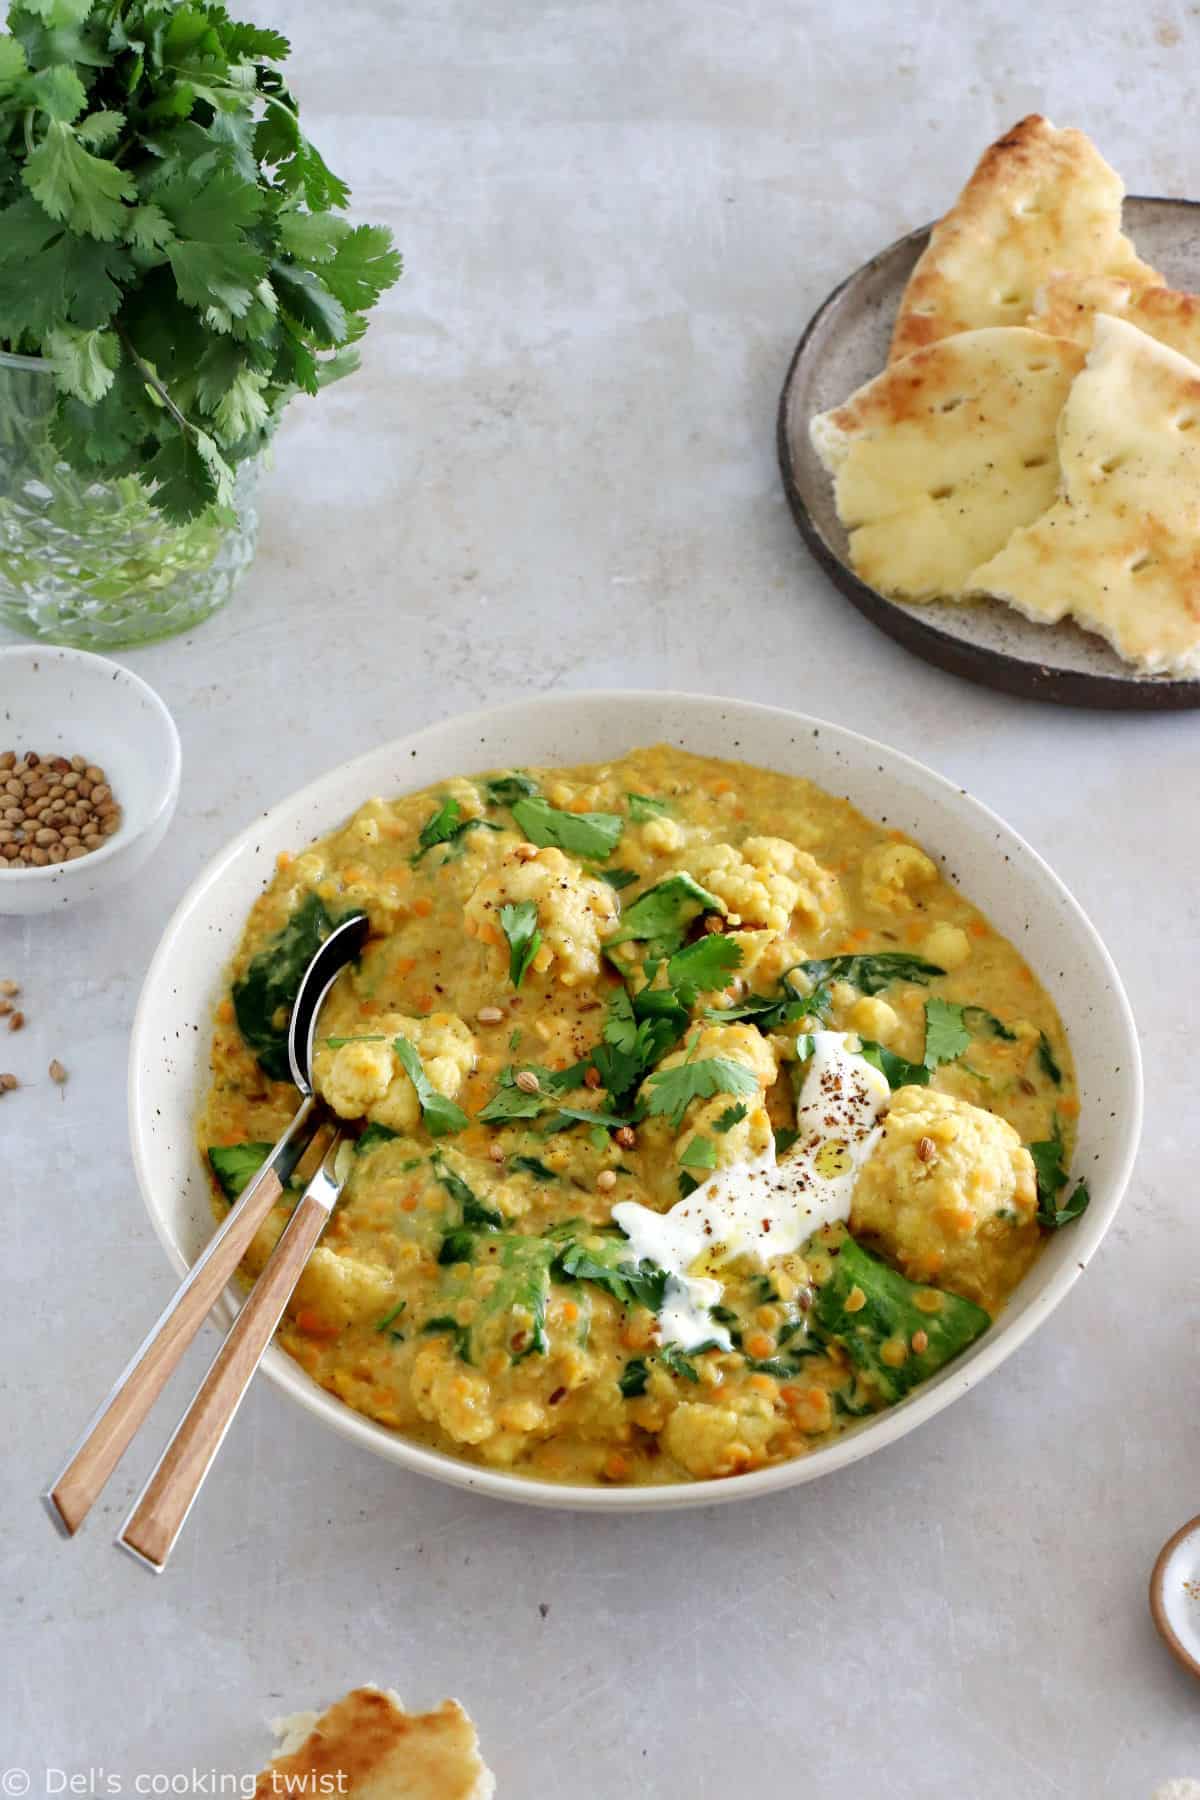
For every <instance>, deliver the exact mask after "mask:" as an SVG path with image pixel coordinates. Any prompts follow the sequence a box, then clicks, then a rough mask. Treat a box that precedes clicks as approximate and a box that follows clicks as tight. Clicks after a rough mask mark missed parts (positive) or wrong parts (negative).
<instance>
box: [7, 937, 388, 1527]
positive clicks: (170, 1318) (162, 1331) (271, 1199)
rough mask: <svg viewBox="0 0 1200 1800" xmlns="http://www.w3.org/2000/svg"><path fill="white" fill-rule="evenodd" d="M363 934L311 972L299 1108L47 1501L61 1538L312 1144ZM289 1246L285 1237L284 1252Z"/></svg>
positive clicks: (300, 1018)
mask: <svg viewBox="0 0 1200 1800" xmlns="http://www.w3.org/2000/svg"><path fill="white" fill-rule="evenodd" d="M366 935H367V920H366V918H365V916H364V915H363V914H362V913H356V914H354V915H353V916H352V917H351V918H349V919H345V920H343V921H342V923H341V924H340V925H338V926H336V927H335V929H334V930H333V931H331V932H330V934H329V936H328V937H327V938H326V939H325V941H324V943H322V944H321V946H320V947H319V949H318V950H317V951H316V954H315V955H314V956H313V958H312V961H311V962H310V963H309V965H308V967H307V969H306V970H305V971H304V974H303V976H302V978H301V981H300V986H299V988H298V989H297V992H296V998H295V1001H294V1002H293V1005H292V1013H291V1018H290V1020H289V1022H288V1065H289V1067H290V1069H291V1074H292V1080H293V1081H294V1082H295V1084H296V1086H297V1088H299V1090H300V1094H301V1101H300V1106H299V1108H298V1110H297V1112H296V1115H295V1117H294V1118H293V1119H292V1120H291V1121H290V1123H289V1124H288V1126H287V1128H286V1130H285V1131H284V1132H283V1133H282V1134H281V1135H280V1137H279V1139H278V1141H277V1142H276V1144H275V1145H274V1147H273V1148H272V1150H271V1153H270V1155H269V1156H268V1157H267V1159H266V1161H265V1162H264V1163H263V1164H262V1166H261V1168H259V1170H258V1171H257V1173H256V1174H255V1176H254V1178H253V1180H251V1181H250V1182H249V1183H248V1184H247V1186H246V1187H245V1188H244V1189H243V1190H242V1193H241V1194H240V1195H239V1196H238V1198H237V1200H236V1201H235V1202H234V1204H233V1206H232V1207H231V1208H230V1210H229V1214H228V1216H227V1218H226V1219H225V1222H224V1223H223V1225H222V1226H221V1228H220V1230H219V1231H217V1232H216V1233H215V1235H214V1236H213V1237H212V1238H211V1239H210V1240H209V1242H208V1243H207V1245H206V1246H205V1248H204V1251H203V1253H202V1254H201V1256H200V1257H199V1258H198V1259H197V1261H196V1262H195V1263H193V1265H192V1267H191V1268H190V1269H189V1271H188V1273H187V1275H186V1276H185V1277H184V1279H183V1281H182V1282H181V1283H180V1284H179V1286H178V1288H177V1289H176V1290H175V1293H174V1295H173V1296H172V1297H171V1299H170V1300H169V1301H168V1303H167V1305H166V1307H165V1309H164V1311H163V1312H162V1313H161V1314H160V1315H159V1317H158V1319H157V1320H156V1321H155V1323H154V1325H153V1326H152V1327H151V1329H150V1331H149V1333H148V1334H147V1336H146V1337H145V1338H144V1339H143V1341H142V1343H141V1344H140V1345H139V1346H138V1348H137V1349H136V1350H135V1351H134V1353H133V1356H132V1357H131V1358H130V1360H129V1362H128V1363H127V1364H126V1366H125V1368H124V1369H123V1370H122V1371H121V1374H120V1375H119V1376H118V1377H117V1380H116V1383H115V1384H114V1386H113V1388H112V1389H111V1391H110V1393H109V1394H108V1396H107V1397H106V1398H105V1400H104V1401H103V1402H102V1403H101V1406H100V1408H99V1410H98V1411H97V1412H96V1414H95V1415H94V1417H93V1418H92V1420H91V1421H90V1423H89V1424H88V1426H87V1428H86V1430H85V1431H84V1433H83V1435H82V1437H81V1438H80V1439H79V1442H78V1443H77V1444H76V1446H75V1448H74V1449H73V1450H72V1452H71V1454H70V1457H69V1458H68V1460H67V1463H66V1466H65V1467H64V1468H63V1470H62V1473H61V1474H60V1475H59V1476H58V1477H57V1478H56V1479H55V1480H54V1481H53V1482H52V1483H51V1485H50V1487H49V1488H48V1490H47V1491H46V1493H45V1494H44V1495H43V1496H42V1497H43V1499H44V1501H45V1504H46V1507H47V1510H48V1511H49V1513H50V1517H51V1518H52V1519H53V1521H54V1523H55V1525H57V1526H58V1528H59V1530H60V1531H61V1532H62V1533H63V1535H64V1536H66V1537H73V1536H74V1534H75V1532H76V1531H77V1530H78V1529H79V1527H80V1525H82V1523H83V1521H84V1519H85V1518H86V1517H87V1514H88V1512H89V1510H90V1509H91V1507H92V1505H93V1503H94V1502H95V1500H96V1498H97V1496H98V1495H99V1494H100V1492H101V1490H102V1489H103V1487H104V1484H105V1483H106V1482H107V1480H108V1478H109V1476H110V1475H111V1474H112V1472H113V1470H114V1469H115V1468H116V1466H117V1464H118V1462H119V1461H120V1460H121V1458H122V1456H123V1455H124V1454H125V1452H126V1450H127V1449H128V1448H129V1445H130V1443H131V1442H132V1440H133V1438H134V1435H135V1433H136V1432H137V1431H138V1429H139V1427H140V1426H141V1425H142V1424H143V1422H144V1421H145V1419H146V1417H147V1415H148V1414H149V1412H150V1409H151V1407H152V1406H153V1405H154V1402H155V1401H156V1400H157V1398H158V1396H159V1394H160V1393H161V1392H162V1390H163V1388H164V1387H165V1385H166V1383H167V1381H168V1379H169V1378H170V1376H171V1374H172V1373H173V1372H174V1370H175V1368H176V1367H177V1366H178V1364H179V1361H180V1359H181V1357H182V1356H183V1353H184V1351H185V1350H186V1349H187V1347H188V1345H189V1344H190V1343H191V1341H192V1339H193V1338H194V1337H195V1336H196V1333H197V1332H198V1331H199V1329H200V1327H201V1325H203V1323H204V1321H205V1319H206V1318H207V1317H208V1315H209V1313H210V1311H211V1310H212V1307H213V1306H214V1305H215V1303H216V1301H217V1299H218V1298H219V1296H220V1294H221V1292H222V1291H223V1289H224V1288H225V1287H226V1286H227V1284H228V1283H229V1282H230V1280H231V1279H232V1278H233V1274H234V1271H235V1270H236V1269H237V1267H238V1265H239V1263H240V1262H241V1260H242V1258H243V1256H244V1255H245V1254H246V1251H247V1249H248V1248H249V1246H250V1243H251V1241H252V1240H253V1238H254V1237H255V1235H256V1233H257V1232H258V1230H259V1227H260V1226H261V1225H262V1223H263V1221H264V1220H265V1219H266V1217H267V1215H268V1214H269V1213H270V1211H271V1208H272V1207H273V1206H274V1205H275V1203H276V1201H277V1200H278V1199H279V1198H280V1196H281V1195H282V1193H283V1189H284V1184H285V1183H286V1182H287V1181H288V1179H289V1178H290V1176H291V1174H292V1171H293V1170H294V1169H295V1167H296V1165H297V1163H298V1162H299V1161H300V1158H301V1157H302V1156H303V1154H304V1152H305V1150H306V1149H307V1148H308V1145H309V1143H310V1142H311V1140H312V1138H313V1135H314V1133H315V1131H316V1129H317V1126H318V1124H319V1123H320V1122H321V1118H322V1115H323V1107H322V1103H321V1101H320V1100H319V1099H318V1098H317V1096H316V1095H315V1094H314V1092H313V1086H312V1054H313V1040H314V1037H315V1033H316V1024H317V1015H318V1014H319V1012H320V1010H321V1006H322V1004H323V1002H324V1001H325V999H326V998H327V996H328V994H329V990H330V988H331V987H332V986H333V983H334V981H335V980H336V979H337V976H338V975H339V974H340V972H341V970H342V969H343V968H344V967H345V965H346V964H347V963H348V962H350V961H352V960H353V959H354V958H355V957H356V956H357V955H358V954H359V952H360V950H361V949H362V946H363V943H364V942H365V939H366ZM322 1166H324V1165H322ZM299 1211H300V1208H299V1207H298V1208H297V1212H299ZM326 1216H327V1215H326ZM286 1235H287V1233H285V1234H284V1236H285V1237H286ZM314 1241H315V1240H314ZM282 1243H283V1239H282V1238H281V1239H280V1246H281V1245H282ZM280 1246H277V1247H276V1248H277V1251H278V1248H279V1247H280ZM293 1248H294V1246H293ZM298 1272H299V1271H298V1270H297V1273H298ZM293 1285H294V1277H293ZM289 1291H290V1290H289ZM285 1303H286V1302H285ZM242 1310H243V1312H244V1311H245V1310H246V1309H245V1308H243V1309H242ZM281 1310H282V1308H281ZM239 1319H240V1315H239ZM260 1355H261V1352H260ZM256 1360H257V1359H256ZM252 1372H253V1371H252V1370H251V1373H252ZM247 1379H248V1377H247ZM214 1450H215V1446H214Z"/></svg>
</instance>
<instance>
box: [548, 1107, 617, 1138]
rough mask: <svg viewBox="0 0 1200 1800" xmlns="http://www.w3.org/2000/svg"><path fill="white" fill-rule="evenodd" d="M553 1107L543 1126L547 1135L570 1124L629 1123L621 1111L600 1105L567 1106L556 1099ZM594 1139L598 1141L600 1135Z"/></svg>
mask: <svg viewBox="0 0 1200 1800" xmlns="http://www.w3.org/2000/svg"><path fill="white" fill-rule="evenodd" d="M553 1108H554V1110H553V1112H552V1113H551V1115H550V1117H549V1118H548V1119H547V1120H546V1123H545V1125H544V1126H543V1127H542V1129H543V1131H544V1132H545V1134H546V1136H547V1137H549V1136H550V1135H552V1133H554V1132H556V1131H565V1130H566V1128H567V1127H568V1126H569V1125H591V1126H593V1127H594V1128H596V1127H599V1126H602V1125H604V1126H614V1127H617V1126H621V1125H627V1124H628V1123H629V1120H628V1119H627V1118H623V1117H622V1115H621V1114H620V1113H613V1112H607V1111H605V1110H604V1108H603V1107H599V1106H566V1105H564V1104H563V1102H562V1101H561V1100H556V1101H554V1102H553ZM594 1141H595V1142H597V1143H598V1142H599V1141H600V1139H599V1137H597V1138H596V1139H595V1140H594Z"/></svg>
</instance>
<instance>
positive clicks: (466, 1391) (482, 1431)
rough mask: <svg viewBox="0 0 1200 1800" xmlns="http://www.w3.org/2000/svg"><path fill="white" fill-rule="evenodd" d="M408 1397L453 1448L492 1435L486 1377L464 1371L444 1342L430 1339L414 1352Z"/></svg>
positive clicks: (476, 1371)
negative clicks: (449, 1441) (454, 1444)
mask: <svg viewBox="0 0 1200 1800" xmlns="http://www.w3.org/2000/svg"><path fill="white" fill-rule="evenodd" d="M412 1394H413V1399H414V1400H415V1401H416V1404H417V1411H418V1412H419V1413H420V1415H421V1417H422V1418H423V1419H430V1420H432V1421H433V1422H434V1423H435V1424H437V1425H440V1426H441V1428H442V1430H443V1431H444V1432H446V1434H447V1436H449V1437H452V1438H453V1439H454V1441H455V1443H456V1444H482V1443H483V1442H484V1441H485V1440H486V1439H487V1438H490V1437H491V1436H492V1435H493V1434H494V1432H495V1431H496V1428H497V1421H496V1416H495V1414H494V1412H493V1411H492V1389H491V1384H490V1382H489V1381H488V1379H487V1376H486V1375H484V1374H483V1373H482V1371H481V1370H479V1369H472V1368H470V1367H468V1365H467V1364H465V1363H464V1362H463V1361H462V1360H461V1358H460V1357H458V1356H456V1355H455V1354H454V1353H453V1351H452V1350H451V1349H450V1348H449V1345H448V1340H447V1339H445V1338H431V1339H430V1341H429V1342H428V1343H427V1344H425V1345H424V1346H423V1347H422V1348H421V1349H420V1350H418V1352H417V1355H416V1358H415V1360H414V1362H413V1368H412Z"/></svg>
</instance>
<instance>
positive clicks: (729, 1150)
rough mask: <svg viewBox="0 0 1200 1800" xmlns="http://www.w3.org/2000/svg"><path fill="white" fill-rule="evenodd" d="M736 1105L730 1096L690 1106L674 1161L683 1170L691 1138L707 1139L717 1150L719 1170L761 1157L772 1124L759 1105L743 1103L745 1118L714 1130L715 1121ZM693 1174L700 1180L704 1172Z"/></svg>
mask: <svg viewBox="0 0 1200 1800" xmlns="http://www.w3.org/2000/svg"><path fill="white" fill-rule="evenodd" d="M738 1104H739V1101H738V1100H737V1099H735V1097H734V1096H733V1095H732V1094H714V1095H713V1097H712V1099H711V1100H702V1101H699V1102H698V1103H697V1104H696V1105H695V1106H693V1107H692V1110H691V1113H690V1122H689V1125H688V1129H687V1130H686V1131H684V1132H681V1133H680V1135H679V1138H678V1141H677V1143H676V1149H675V1160H676V1161H677V1162H680V1163H684V1165H685V1166H686V1156H685V1152H686V1150H687V1147H688V1145H689V1144H690V1143H691V1142H692V1140H693V1139H694V1138H707V1139H708V1140H709V1142H710V1143H712V1144H714V1145H715V1146H716V1151H717V1167H718V1168H719V1169H723V1168H726V1167H727V1166H728V1165H729V1164H731V1163H741V1162H755V1161H757V1159H758V1158H759V1157H760V1156H762V1155H764V1154H765V1152H766V1148H767V1145H768V1144H769V1143H770V1142H771V1121H770V1118H769V1117H768V1116H767V1109H766V1107H765V1106H763V1105H762V1104H761V1102H758V1101H754V1100H753V1099H752V1098H751V1099H742V1100H741V1101H740V1104H741V1106H742V1107H743V1109H744V1111H745V1115H746V1116H745V1118H744V1119H739V1120H738V1122H737V1124H736V1125H731V1126H730V1127H729V1128H728V1130H726V1131H718V1130H717V1129H716V1124H717V1120H718V1119H719V1118H721V1117H722V1115H723V1114H725V1113H727V1112H728V1111H729V1109H730V1107H732V1106H737V1105H738ZM694 1173H695V1174H696V1176H697V1178H698V1179H701V1180H702V1179H703V1176H704V1171H703V1169H696V1170H695V1171H694Z"/></svg>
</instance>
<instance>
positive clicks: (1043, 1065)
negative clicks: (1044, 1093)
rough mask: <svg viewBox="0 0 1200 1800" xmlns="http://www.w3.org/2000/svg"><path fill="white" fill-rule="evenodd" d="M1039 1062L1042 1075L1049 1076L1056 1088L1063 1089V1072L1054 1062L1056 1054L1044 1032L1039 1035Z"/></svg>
mask: <svg viewBox="0 0 1200 1800" xmlns="http://www.w3.org/2000/svg"><path fill="white" fill-rule="evenodd" d="M1037 1060H1038V1067H1039V1069H1041V1071H1042V1074H1043V1075H1046V1076H1048V1077H1049V1079H1050V1080H1051V1081H1052V1082H1053V1083H1054V1085H1055V1087H1061V1086H1062V1070H1061V1069H1060V1068H1059V1066H1058V1064H1057V1062H1056V1061H1055V1060H1054V1052H1053V1050H1052V1049H1051V1048H1050V1039H1049V1038H1048V1037H1047V1036H1046V1034H1045V1032H1044V1031H1041V1032H1039V1033H1038V1047H1037Z"/></svg>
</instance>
